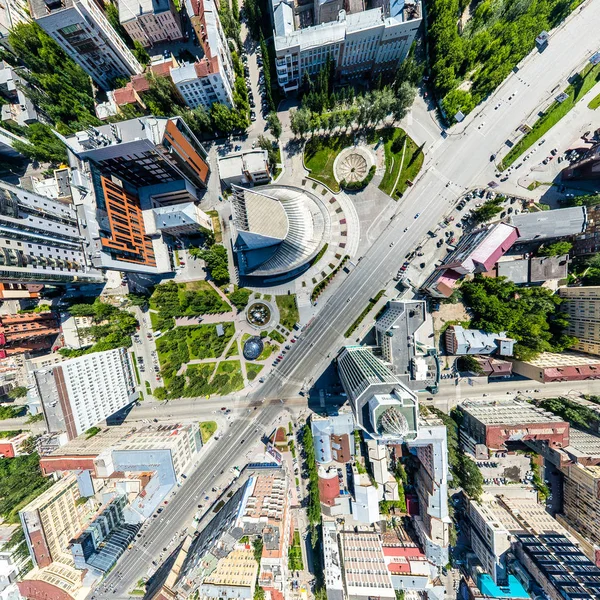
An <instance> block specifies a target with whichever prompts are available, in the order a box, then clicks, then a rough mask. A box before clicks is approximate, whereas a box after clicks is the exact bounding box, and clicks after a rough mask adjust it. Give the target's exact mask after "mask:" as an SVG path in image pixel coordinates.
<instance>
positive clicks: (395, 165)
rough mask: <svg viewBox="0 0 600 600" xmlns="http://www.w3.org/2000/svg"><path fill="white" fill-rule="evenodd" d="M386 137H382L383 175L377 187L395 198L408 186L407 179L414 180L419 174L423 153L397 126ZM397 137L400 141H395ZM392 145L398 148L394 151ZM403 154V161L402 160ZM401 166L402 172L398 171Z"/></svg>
mask: <svg viewBox="0 0 600 600" xmlns="http://www.w3.org/2000/svg"><path fill="white" fill-rule="evenodd" d="M388 131H389V130H388ZM386 137H387V139H386V138H384V139H385V175H384V176H383V179H382V180H381V183H380V184H379V189H380V190H381V191H382V192H385V193H386V194H387V195H388V196H391V197H392V198H395V199H397V198H398V197H399V196H400V195H401V194H403V193H404V192H405V191H406V189H407V188H408V183H407V181H409V180H410V181H414V180H415V178H416V176H417V175H418V174H419V171H420V170H421V167H422V166H423V160H424V155H423V151H422V150H421V149H420V148H419V146H417V144H416V143H415V141H414V140H413V139H412V138H411V137H410V136H408V135H407V134H406V132H405V131H404V130H403V129H400V128H399V127H398V128H396V129H394V130H393V134H392V135H389V134H388V135H387V136H386ZM398 139H399V140H401V141H400V142H397V141H396V140H398ZM404 141H406V151H404ZM392 146H394V147H397V146H399V149H397V151H396V152H394V150H392ZM403 154H404V162H403V161H402V155H403ZM401 166H402V172H401V173H400V167H401ZM398 173H400V177H398ZM396 181H397V182H398V183H397V184H396Z"/></svg>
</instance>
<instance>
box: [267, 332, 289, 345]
mask: <svg viewBox="0 0 600 600" xmlns="http://www.w3.org/2000/svg"><path fill="white" fill-rule="evenodd" d="M269 337H270V338H271V339H272V340H275V341H276V342H279V343H280V344H283V342H285V338H284V337H283V336H282V335H281V334H280V333H279V331H276V330H275V329H273V331H271V333H269Z"/></svg>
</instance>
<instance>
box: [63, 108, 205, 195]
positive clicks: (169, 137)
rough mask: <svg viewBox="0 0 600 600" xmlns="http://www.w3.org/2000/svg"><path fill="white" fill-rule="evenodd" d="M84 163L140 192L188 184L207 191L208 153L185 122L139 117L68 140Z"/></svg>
mask: <svg viewBox="0 0 600 600" xmlns="http://www.w3.org/2000/svg"><path fill="white" fill-rule="evenodd" d="M65 143H66V144H67V146H68V147H69V149H70V150H71V151H72V152H73V153H74V154H75V155H76V156H77V157H78V158H79V159H80V160H82V161H90V162H91V163H93V164H94V165H95V166H96V167H97V169H98V170H99V171H100V172H101V173H102V174H103V175H104V176H105V177H111V176H114V177H118V178H119V179H121V180H123V181H125V182H127V183H128V184H129V185H130V186H133V187H134V188H136V189H139V188H142V187H145V186H151V185H157V184H163V183H167V182H170V181H179V180H182V179H187V180H189V181H190V182H192V183H193V184H194V185H195V186H196V187H197V188H198V189H204V188H205V187H206V182H207V179H208V175H209V171H210V168H209V166H208V163H207V161H206V156H207V153H206V150H205V149H204V148H203V146H202V144H200V142H199V141H198V139H197V138H196V136H195V135H194V134H193V133H192V132H191V130H190V128H189V127H188V126H187V125H186V123H185V121H184V120H183V119H182V118H181V117H170V118H166V117H141V118H139V119H130V120H129V121H121V122H120V123H117V124H111V125H101V126H100V127H90V128H89V129H87V130H86V131H80V132H79V133H77V134H75V135H74V136H71V137H69V138H66V139H65Z"/></svg>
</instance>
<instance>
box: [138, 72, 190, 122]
mask: <svg viewBox="0 0 600 600" xmlns="http://www.w3.org/2000/svg"><path fill="white" fill-rule="evenodd" d="M146 79H147V80H148V84H149V86H150V89H148V90H147V91H146V92H144V93H143V99H144V102H145V103H146V106H147V107H148V110H149V111H150V113H152V114H153V115H155V116H159V117H168V116H171V115H172V114H173V113H174V111H175V110H176V107H180V108H183V107H184V104H183V100H182V99H181V97H180V96H179V92H178V91H177V88H176V87H175V84H174V83H173V81H172V80H171V78H170V77H160V76H157V75H155V74H154V73H153V72H152V71H148V72H147V73H146Z"/></svg>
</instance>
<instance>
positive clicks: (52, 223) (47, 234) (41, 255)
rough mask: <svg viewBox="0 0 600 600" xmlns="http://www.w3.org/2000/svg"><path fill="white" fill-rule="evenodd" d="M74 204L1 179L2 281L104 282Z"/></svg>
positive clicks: (0, 240)
mask: <svg viewBox="0 0 600 600" xmlns="http://www.w3.org/2000/svg"><path fill="white" fill-rule="evenodd" d="M83 242H84V238H83V236H82V235H81V233H80V230H79V224H78V219H77V211H76V209H75V207H74V206H72V205H68V204H63V203H61V202H56V201H53V200H50V199H49V198H46V197H44V196H40V195H38V194H35V193H32V192H29V191H27V190H25V189H23V188H19V187H16V186H13V185H9V184H7V183H3V182H0V280H2V281H10V282H15V283H29V282H32V283H33V282H37V283H69V282H72V281H80V282H86V281H87V282H98V281H102V276H101V274H100V273H99V272H98V271H95V270H94V269H93V268H91V266H90V265H89V264H88V262H87V260H86V255H85V252H84V247H83Z"/></svg>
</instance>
